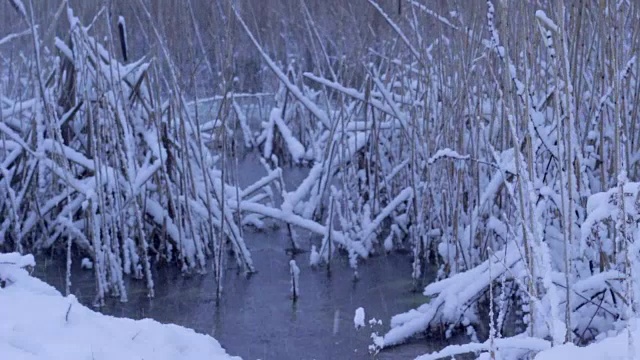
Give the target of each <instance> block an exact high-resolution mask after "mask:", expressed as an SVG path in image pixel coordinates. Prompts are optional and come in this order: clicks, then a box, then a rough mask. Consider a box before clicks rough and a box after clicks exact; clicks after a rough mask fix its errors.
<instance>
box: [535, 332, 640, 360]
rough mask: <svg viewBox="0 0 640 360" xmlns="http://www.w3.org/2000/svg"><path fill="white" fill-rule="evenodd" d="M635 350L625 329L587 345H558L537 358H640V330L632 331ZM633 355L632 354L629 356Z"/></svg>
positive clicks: (608, 359)
mask: <svg viewBox="0 0 640 360" xmlns="http://www.w3.org/2000/svg"><path fill="white" fill-rule="evenodd" d="M632 335H633V338H632V339H633V341H632V344H633V349H634V350H633V352H632V353H631V354H630V353H629V333H628V332H627V331H626V330H624V331H622V332H620V333H619V334H618V335H616V336H612V337H608V338H605V339H603V340H602V341H598V342H596V343H593V344H591V345H588V346H585V347H578V346H575V345H573V344H566V345H562V346H556V347H553V348H551V349H549V350H545V351H542V352H540V353H539V354H538V355H537V356H536V357H535V360H565V359H579V360H614V359H615V360H622V359H625V360H628V359H635V360H640V351H639V350H640V349H639V348H638V346H639V345H640V331H638V330H637V329H636V330H635V331H632ZM629 355H632V356H629Z"/></svg>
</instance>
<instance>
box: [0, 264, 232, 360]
mask: <svg viewBox="0 0 640 360" xmlns="http://www.w3.org/2000/svg"><path fill="white" fill-rule="evenodd" d="M33 265H34V261H33V256H31V255H26V256H21V255H19V254H0V279H1V280H3V282H4V283H5V287H4V288H0V317H1V318H2V321H1V322H0V354H2V355H0V358H2V359H11V360H62V359H64V360H81V359H82V360H84V359H121V360H134V359H136V360H138V359H154V360H181V359H189V360H198V359H202V360H205V359H206V360H230V359H235V360H239V359H240V358H239V357H232V356H229V355H228V354H227V353H226V352H225V350H224V349H223V348H222V347H221V346H220V344H219V343H218V342H217V341H216V340H215V339H214V338H212V337H210V336H208V335H202V334H198V333H196V332H195V331H193V330H191V329H187V328H184V327H180V326H177V325H171V324H167V325H163V324H160V323H158V322H156V321H154V320H150V319H144V320H132V319H125V318H116V317H112V316H107V315H102V314H100V313H97V312H95V311H93V310H91V309H89V308H87V307H85V306H83V305H82V304H80V303H79V302H78V300H77V299H76V298H75V297H74V296H69V297H63V296H62V295H61V294H60V293H59V292H58V291H57V290H55V289H54V288H53V287H51V286H49V285H48V284H46V283H44V282H42V281H40V280H38V279H36V278H34V277H31V276H30V275H29V273H28V272H27V271H26V270H24V269H22V267H25V266H33Z"/></svg>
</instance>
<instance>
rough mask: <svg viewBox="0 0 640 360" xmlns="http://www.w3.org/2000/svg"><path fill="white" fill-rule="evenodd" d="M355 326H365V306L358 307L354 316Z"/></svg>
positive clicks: (357, 327) (358, 327)
mask: <svg viewBox="0 0 640 360" xmlns="http://www.w3.org/2000/svg"><path fill="white" fill-rule="evenodd" d="M353 326H355V327H356V329H360V328H361V327H364V308H362V307H359V308H357V309H356V314H355V316H354V317H353Z"/></svg>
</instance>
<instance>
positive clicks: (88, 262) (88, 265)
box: [80, 258, 93, 270]
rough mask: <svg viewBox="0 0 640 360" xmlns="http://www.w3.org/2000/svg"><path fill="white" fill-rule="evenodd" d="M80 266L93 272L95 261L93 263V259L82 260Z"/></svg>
mask: <svg viewBox="0 0 640 360" xmlns="http://www.w3.org/2000/svg"><path fill="white" fill-rule="evenodd" d="M80 266H81V267H82V268H83V269H87V270H91V269H93V261H91V259H89V258H82V261H81V262H80Z"/></svg>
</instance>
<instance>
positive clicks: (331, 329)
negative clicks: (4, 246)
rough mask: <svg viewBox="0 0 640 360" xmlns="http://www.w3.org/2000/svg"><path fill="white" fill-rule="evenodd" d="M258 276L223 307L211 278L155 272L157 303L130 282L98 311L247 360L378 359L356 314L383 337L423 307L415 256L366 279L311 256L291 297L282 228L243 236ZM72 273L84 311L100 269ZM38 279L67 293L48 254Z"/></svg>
mask: <svg viewBox="0 0 640 360" xmlns="http://www.w3.org/2000/svg"><path fill="white" fill-rule="evenodd" d="M245 235H247V242H248V246H249V247H250V248H251V250H252V254H253V258H254V262H255V265H256V267H257V269H258V273H257V274H255V275H254V276H252V277H251V278H249V279H247V278H245V277H244V276H243V275H242V274H238V273H237V272H236V271H235V269H233V268H229V269H228V270H227V273H226V278H225V281H224V289H223V292H224V295H223V298H222V300H221V302H220V303H219V304H216V301H215V292H216V284H215V280H214V276H213V273H212V272H211V273H209V274H205V275H199V274H198V275H190V276H185V275H183V274H181V273H180V272H179V271H178V270H177V269H175V268H172V267H164V268H160V269H155V270H154V273H155V281H156V297H155V298H153V299H148V298H147V297H146V291H145V288H144V283H143V282H142V281H139V280H128V282H129V284H128V285H129V289H130V290H129V302H127V303H120V302H118V301H117V300H116V299H110V300H109V301H108V303H107V305H106V306H105V307H103V308H101V309H99V311H101V312H103V313H105V314H109V315H114V316H121V317H129V318H134V319H140V318H145V317H148V318H152V319H155V320H157V321H160V322H163V323H174V324H178V325H182V326H185V327H189V328H192V329H194V330H196V331H197V332H200V333H205V334H210V335H212V336H214V337H215V338H216V339H217V340H218V341H219V342H220V343H221V344H222V346H223V347H224V348H225V349H227V351H228V352H229V353H230V354H234V355H239V356H241V357H242V358H243V359H262V360H271V359H274V360H287V359H300V360H305V359H309V360H310V359H318V360H321V359H371V358H373V357H372V356H371V355H370V354H369V353H368V350H367V348H368V345H369V344H371V339H370V334H371V332H372V329H370V328H362V329H360V330H358V331H356V330H355V329H354V326H353V316H354V312H355V309H356V308H358V307H360V306H362V307H364V309H365V312H366V318H367V320H368V319H370V318H371V317H375V318H377V319H381V320H382V321H383V326H381V327H377V329H378V331H380V333H383V332H384V331H386V330H388V322H389V319H390V318H391V316H393V315H394V314H396V313H399V312H402V311H406V310H408V309H410V308H413V307H415V306H418V305H419V304H420V301H422V297H421V295H420V294H416V293H412V292H411V291H410V290H411V281H410V276H409V274H410V271H411V269H410V266H411V265H410V264H411V261H410V260H411V259H410V258H409V257H408V256H409V255H404V254H391V255H382V256H378V257H375V258H371V259H368V260H366V262H363V263H362V264H361V265H360V268H359V281H355V282H354V281H353V270H352V269H350V268H349V266H348V264H347V260H346V258H345V257H336V258H334V260H333V263H332V273H331V276H328V275H327V271H326V268H320V269H316V270H314V269H312V268H311V267H310V266H309V265H308V254H300V255H298V257H297V262H298V265H299V267H300V270H301V273H300V298H299V299H298V301H297V302H296V303H295V304H294V303H293V302H292V301H291V299H290V297H289V291H290V279H289V268H288V262H289V260H290V256H289V255H288V254H287V253H286V252H285V251H284V250H283V249H284V248H285V247H286V246H287V245H288V240H287V239H286V236H285V233H284V231H272V232H265V233H254V234H245ZM79 267H80V265H79V264H78V263H77V262H76V263H75V264H74V271H73V278H72V280H73V286H72V292H73V293H74V294H75V295H76V296H77V297H78V298H79V300H80V301H81V302H83V303H85V304H87V305H88V304H91V302H92V300H93V297H94V281H93V272H91V271H87V270H81V269H79ZM36 268H37V270H36V276H38V277H40V278H41V279H43V280H44V281H47V282H49V283H50V284H52V285H54V286H56V287H57V288H58V289H63V284H64V264H62V263H61V262H60V261H59V260H56V261H52V260H49V259H47V257H40V258H39V262H38V266H36ZM443 345H444V344H443V343H442V342H429V341H428V340H415V341H414V342H413V343H410V344H406V345H402V346H399V347H396V348H393V349H389V350H385V351H383V352H382V353H380V354H379V355H378V357H377V358H379V359H413V358H415V357H416V356H418V355H420V354H424V353H427V352H431V351H434V350H437V349H438V348H441V347H442V346H443Z"/></svg>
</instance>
